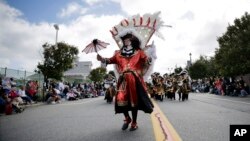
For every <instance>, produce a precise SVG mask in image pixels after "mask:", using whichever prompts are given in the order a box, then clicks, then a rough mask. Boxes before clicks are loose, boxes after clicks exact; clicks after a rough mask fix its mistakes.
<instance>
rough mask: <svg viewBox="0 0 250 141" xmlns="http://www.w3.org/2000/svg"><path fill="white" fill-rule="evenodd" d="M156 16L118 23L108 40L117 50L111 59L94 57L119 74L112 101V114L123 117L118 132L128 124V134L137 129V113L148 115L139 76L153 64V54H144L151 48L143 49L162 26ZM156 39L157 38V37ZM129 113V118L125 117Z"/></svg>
mask: <svg viewBox="0 0 250 141" xmlns="http://www.w3.org/2000/svg"><path fill="white" fill-rule="evenodd" d="M159 14H160V12H158V13H155V14H152V15H151V14H145V15H143V16H142V17H141V16H139V15H136V16H133V17H132V18H129V19H125V20H123V21H121V23H120V24H118V25H116V26H114V27H113V29H112V30H111V33H112V36H113V38H114V40H115V41H116V43H117V44H118V46H119V47H120V50H117V51H115V54H114V56H113V57H111V58H104V57H102V56H100V55H99V54H98V55H97V60H99V61H101V62H102V63H104V64H115V65H116V69H117V72H118V73H119V78H118V83H117V94H116V97H115V112H116V113H123V114H124V117H125V120H124V121H125V122H124V124H123V126H122V130H126V129H127V128H128V127H129V124H130V123H131V127H130V131H134V130H136V129H137V128H138V125H137V113H138V110H142V111H144V112H145V113H152V111H153V107H154V106H153V103H152V102H151V100H150V98H149V96H148V93H147V90H146V84H145V82H144V79H143V76H145V75H147V74H150V72H148V70H150V66H152V62H153V61H154V58H155V57H154V56H153V55H155V53H153V51H146V50H148V48H150V47H152V46H153V45H147V43H148V41H149V40H150V38H151V37H152V35H153V34H154V33H155V31H158V29H159V28H160V26H162V24H163V22H162V21H161V20H160V18H159ZM159 36H161V35H160V34H159ZM129 111H132V117H131V116H130V115H129Z"/></svg>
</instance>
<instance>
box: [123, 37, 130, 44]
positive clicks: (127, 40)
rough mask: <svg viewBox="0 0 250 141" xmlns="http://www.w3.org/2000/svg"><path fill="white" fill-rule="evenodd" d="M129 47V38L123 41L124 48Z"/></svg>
mask: <svg viewBox="0 0 250 141" xmlns="http://www.w3.org/2000/svg"><path fill="white" fill-rule="evenodd" d="M130 45H131V41H130V39H129V38H127V39H124V46H130Z"/></svg>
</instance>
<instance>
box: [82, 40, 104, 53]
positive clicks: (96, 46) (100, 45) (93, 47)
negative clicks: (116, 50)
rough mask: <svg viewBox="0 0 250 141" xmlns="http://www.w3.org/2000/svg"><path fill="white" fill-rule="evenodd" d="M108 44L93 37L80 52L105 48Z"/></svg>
mask: <svg viewBox="0 0 250 141" xmlns="http://www.w3.org/2000/svg"><path fill="white" fill-rule="evenodd" d="M108 45H109V43H105V42H103V41H101V40H98V39H94V40H93V41H92V42H91V43H90V44H88V45H87V46H86V47H85V48H84V49H83V50H82V52H85V53H86V54H88V53H91V52H96V53H97V52H98V51H99V50H101V49H104V48H106V47H107V46H108Z"/></svg>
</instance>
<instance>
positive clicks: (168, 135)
mask: <svg viewBox="0 0 250 141" xmlns="http://www.w3.org/2000/svg"><path fill="white" fill-rule="evenodd" d="M152 102H153V104H154V111H153V112H152V113H151V121H152V125H153V129H154V134H155V140H156V141H182V139H181V138H180V136H179V134H178V133H177V132H176V131H175V129H174V127H173V126H172V124H171V123H170V122H169V121H168V119H167V117H166V116H165V115H164V113H163V112H162V111H161V109H160V107H159V106H158V104H157V103H156V102H155V101H154V100H152Z"/></svg>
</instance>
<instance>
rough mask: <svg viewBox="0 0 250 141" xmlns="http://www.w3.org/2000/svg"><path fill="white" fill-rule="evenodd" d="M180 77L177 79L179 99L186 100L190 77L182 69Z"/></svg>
mask: <svg viewBox="0 0 250 141" xmlns="http://www.w3.org/2000/svg"><path fill="white" fill-rule="evenodd" d="M179 76H180V78H179V80H178V86H179V91H178V93H179V100H181V99H182V101H184V100H188V94H189V92H190V90H191V78H190V76H189V75H188V72H187V71H186V70H183V71H181V72H180V74H179Z"/></svg>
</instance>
